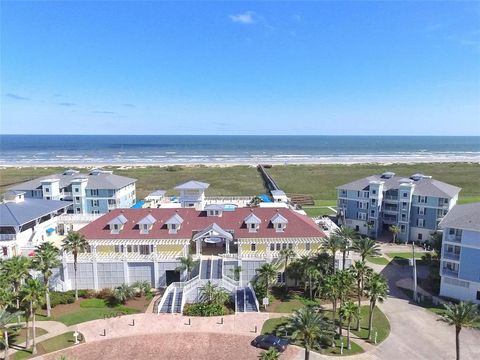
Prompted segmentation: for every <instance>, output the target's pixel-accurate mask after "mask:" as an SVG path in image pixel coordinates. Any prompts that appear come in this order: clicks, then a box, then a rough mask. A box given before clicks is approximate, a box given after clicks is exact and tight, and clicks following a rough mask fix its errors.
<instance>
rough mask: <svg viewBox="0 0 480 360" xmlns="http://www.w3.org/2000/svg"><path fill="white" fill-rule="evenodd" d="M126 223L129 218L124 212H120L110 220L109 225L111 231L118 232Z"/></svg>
mask: <svg viewBox="0 0 480 360" xmlns="http://www.w3.org/2000/svg"><path fill="white" fill-rule="evenodd" d="M126 223H127V218H126V217H125V216H123V214H120V215H118V216H117V217H115V218H113V219H112V220H110V221H109V222H108V226H109V227H110V233H112V234H118V233H119V232H120V231H121V230H122V229H123V226H124V225H125V224H126Z"/></svg>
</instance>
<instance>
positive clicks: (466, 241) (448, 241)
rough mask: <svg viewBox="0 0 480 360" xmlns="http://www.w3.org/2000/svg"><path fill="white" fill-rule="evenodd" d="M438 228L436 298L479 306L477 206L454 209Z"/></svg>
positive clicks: (479, 216)
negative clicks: (439, 251) (441, 234)
mask: <svg viewBox="0 0 480 360" xmlns="http://www.w3.org/2000/svg"><path fill="white" fill-rule="evenodd" d="M440 226H441V227H442V229H443V239H442V253H441V261H440V264H441V265H440V276H441V283H440V295H442V296H446V297H449V298H454V299H458V300H464V301H472V302H476V303H477V304H480V202H477V203H473V204H464V205H456V206H454V207H453V209H451V210H450V212H449V213H448V214H447V215H446V216H445V217H444V218H443V219H442V221H441V222H440Z"/></svg>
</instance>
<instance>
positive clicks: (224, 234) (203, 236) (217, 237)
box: [193, 223, 233, 256]
mask: <svg viewBox="0 0 480 360" xmlns="http://www.w3.org/2000/svg"><path fill="white" fill-rule="evenodd" d="M193 241H195V242H196V250H197V256H200V255H201V252H202V241H203V242H206V243H210V244H218V243H221V242H225V252H226V253H227V254H229V253H230V242H231V241H233V235H232V234H231V233H229V232H228V231H226V230H224V229H222V228H221V227H220V226H219V225H217V224H216V223H213V224H211V225H209V226H207V227H206V228H205V229H203V230H202V231H200V232H198V233H196V234H195V235H194V236H193Z"/></svg>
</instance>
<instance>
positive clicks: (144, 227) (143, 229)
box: [138, 214, 157, 234]
mask: <svg viewBox="0 0 480 360" xmlns="http://www.w3.org/2000/svg"><path fill="white" fill-rule="evenodd" d="M156 222H157V219H155V218H154V217H153V216H152V215H151V214H148V215H147V216H145V217H144V218H143V219H141V220H140V221H139V222H138V227H139V228H140V234H148V233H149V231H150V230H151V229H152V227H153V224H155V223H156Z"/></svg>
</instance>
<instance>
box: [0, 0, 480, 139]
mask: <svg viewBox="0 0 480 360" xmlns="http://www.w3.org/2000/svg"><path fill="white" fill-rule="evenodd" d="M0 20H1V25H0V27H1V63H0V70H1V75H0V76H1V89H0V96H1V97H0V105H1V110H0V115H1V121H0V133H2V134H161V135H165V134H199V135H201V134H235V135H244V134H245V135H247V134H262V135H267V134H279V135H290V134H299V135H303V134H308V135H314V134H315V135H480V2H458V1H456V2H446V1H436V2H424V1H422V2H387V1H383V2H373V1H368V2H360V1H355V2H339V1H337V2H334V1H331V2H297V1H296V2H267V1H265V2H246V1H242V2H218V1H217V2H159V1H151V2H139V1H136V2H120V1H103V2H86V1H81V2H74V1H53V2H44V1H41V2H40V1H39V2H27V1H2V2H1V19H0Z"/></svg>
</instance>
